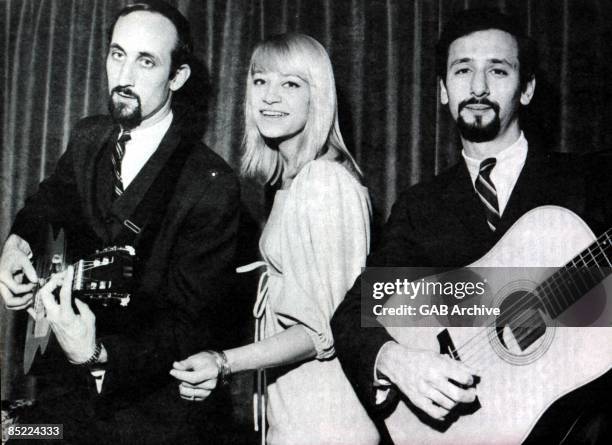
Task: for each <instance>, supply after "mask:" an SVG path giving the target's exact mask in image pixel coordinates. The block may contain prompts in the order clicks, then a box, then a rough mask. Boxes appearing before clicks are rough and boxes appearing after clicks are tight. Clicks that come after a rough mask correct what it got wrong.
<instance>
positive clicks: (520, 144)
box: [461, 132, 528, 215]
mask: <svg viewBox="0 0 612 445" xmlns="http://www.w3.org/2000/svg"><path fill="white" fill-rule="evenodd" d="M527 148H528V144H527V139H525V136H524V135H523V132H521V134H520V136H519V138H518V139H517V140H516V142H515V143H514V144H512V145H510V146H509V147H507V148H505V149H503V150H502V151H501V152H499V153H498V154H497V155H496V156H495V159H496V160H497V163H496V164H495V167H493V170H492V171H491V176H490V178H491V181H492V182H493V184H494V185H495V190H496V191H497V204H498V206H499V214H500V215H503V214H504V210H505V209H506V205H507V204H508V200H509V199H510V195H511V194H512V190H513V189H514V185H515V184H516V181H517V179H518V177H519V175H520V174H521V170H522V169H523V166H524V165H525V159H527ZM461 156H463V159H464V160H465V164H466V165H467V168H468V171H469V172H470V177H471V178H472V185H474V184H475V183H476V178H478V171H479V169H480V163H481V162H482V161H483V160H484V159H485V158H483V159H476V158H471V157H469V156H468V155H467V154H466V153H465V150H462V151H461ZM487 157H490V156H487ZM474 193H476V190H475V189H474Z"/></svg>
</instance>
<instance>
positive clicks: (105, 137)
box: [81, 125, 119, 243]
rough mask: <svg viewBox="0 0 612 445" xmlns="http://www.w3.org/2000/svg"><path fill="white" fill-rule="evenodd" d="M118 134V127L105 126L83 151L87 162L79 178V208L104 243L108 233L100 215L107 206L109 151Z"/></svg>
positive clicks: (108, 196) (103, 214)
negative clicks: (81, 195)
mask: <svg viewBox="0 0 612 445" xmlns="http://www.w3.org/2000/svg"><path fill="white" fill-rule="evenodd" d="M118 133H119V127H118V126H116V125H108V126H106V127H105V128H104V130H103V131H102V133H101V134H100V135H98V136H97V137H95V138H93V139H92V142H91V144H92V147H94V148H92V149H91V150H87V151H86V153H87V159H86V160H85V162H84V165H85V168H84V172H83V177H82V179H81V180H82V184H83V185H84V187H83V197H84V200H83V203H84V204H83V205H84V207H85V212H86V215H87V216H88V218H89V219H90V221H91V226H92V228H93V230H94V232H95V233H96V235H98V236H99V237H100V238H101V239H102V240H104V241H105V243H108V232H107V230H106V224H105V221H104V216H105V215H106V214H107V209H108V207H109V205H110V196H111V191H112V189H111V187H112V181H110V180H109V178H110V176H109V174H112V173H111V172H112V165H111V151H112V150H113V144H114V141H115V139H117V135H118Z"/></svg>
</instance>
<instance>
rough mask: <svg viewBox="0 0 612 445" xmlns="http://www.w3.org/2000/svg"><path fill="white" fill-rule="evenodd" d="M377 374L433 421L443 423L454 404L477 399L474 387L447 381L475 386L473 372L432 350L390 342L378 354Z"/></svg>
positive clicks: (474, 372) (460, 363)
mask: <svg viewBox="0 0 612 445" xmlns="http://www.w3.org/2000/svg"><path fill="white" fill-rule="evenodd" d="M378 371H380V372H382V373H383V374H384V375H385V376H387V377H388V378H389V379H390V380H391V382H392V383H394V384H395V385H396V386H397V387H398V389H399V390H400V391H401V392H402V393H403V394H404V395H405V396H406V397H408V398H409V399H410V401H411V402H412V403H413V404H414V405H415V406H416V407H417V408H419V409H421V410H423V411H424V412H425V413H426V414H428V415H429V416H431V417H432V418H434V419H438V420H444V418H445V416H446V415H447V414H448V413H449V411H450V410H452V409H453V408H454V407H455V406H457V404H459V403H470V402H473V401H474V399H475V398H476V390H475V388H462V387H460V386H457V385H456V384H454V383H452V382H451V381H450V380H453V381H455V382H457V383H459V384H461V385H465V386H467V387H469V386H471V385H473V383H474V377H473V376H474V375H477V374H476V371H475V370H473V369H471V368H469V367H468V366H467V365H465V364H464V363H462V362H459V361H457V360H454V359H452V358H450V357H448V356H445V355H441V354H438V353H436V352H433V351H428V350H420V349H410V348H407V347H405V346H403V345H400V344H398V343H395V342H389V344H385V347H384V349H383V350H382V351H381V355H380V357H379V359H378Z"/></svg>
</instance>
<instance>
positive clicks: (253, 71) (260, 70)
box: [251, 68, 308, 83]
mask: <svg viewBox="0 0 612 445" xmlns="http://www.w3.org/2000/svg"><path fill="white" fill-rule="evenodd" d="M267 72H269V70H264V69H263V68H252V69H251V74H265V73H267ZM275 72H277V73H278V74H280V75H281V76H283V77H297V78H298V79H300V80H301V81H302V82H305V83H308V80H306V79H304V78H303V77H302V76H300V75H299V74H295V73H281V72H278V71H275Z"/></svg>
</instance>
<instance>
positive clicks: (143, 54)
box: [110, 43, 159, 61]
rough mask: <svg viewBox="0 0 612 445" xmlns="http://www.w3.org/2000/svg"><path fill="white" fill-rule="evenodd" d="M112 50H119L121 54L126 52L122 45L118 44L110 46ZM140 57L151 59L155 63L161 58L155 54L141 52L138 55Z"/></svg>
mask: <svg viewBox="0 0 612 445" xmlns="http://www.w3.org/2000/svg"><path fill="white" fill-rule="evenodd" d="M110 49H118V50H119V51H121V52H124V53H125V52H126V51H125V50H124V49H123V48H122V47H121V45H119V44H118V43H111V45H110ZM138 57H149V58H151V59H153V60H155V61H159V57H157V56H156V55H155V54H152V53H149V52H147V51H140V52H139V53H138Z"/></svg>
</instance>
